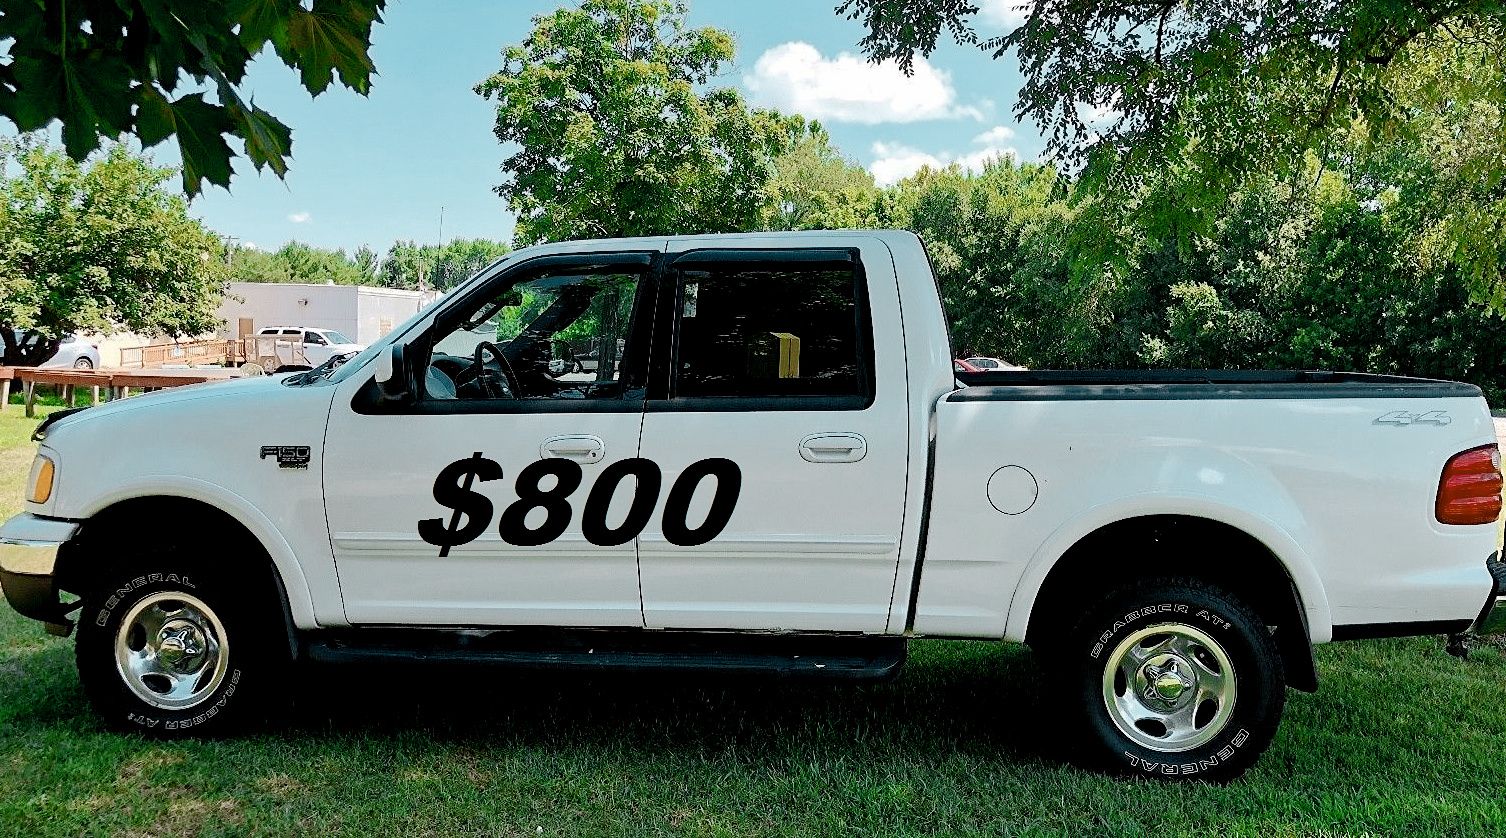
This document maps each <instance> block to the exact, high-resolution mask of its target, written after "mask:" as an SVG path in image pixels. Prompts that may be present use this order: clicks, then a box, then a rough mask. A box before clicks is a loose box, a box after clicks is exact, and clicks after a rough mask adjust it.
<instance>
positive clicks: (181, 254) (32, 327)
mask: <svg viewBox="0 0 1506 838" xmlns="http://www.w3.org/2000/svg"><path fill="white" fill-rule="evenodd" d="M172 176H173V171H172V170H171V169H165V168H159V167H156V166H153V165H151V163H150V162H149V161H147V160H145V159H143V158H141V157H138V156H135V155H133V154H131V153H130V152H129V151H128V150H127V149H126V148H125V147H124V146H122V145H113V146H111V147H110V148H109V149H108V150H107V151H106V152H104V153H103V154H102V155H100V156H99V157H97V158H96V159H95V160H94V161H93V162H91V163H89V164H88V165H81V164H79V163H77V162H74V161H73V160H72V159H70V158H69V157H67V156H66V155H65V154H63V153H62V152H61V151H59V150H56V149H52V148H48V147H46V146H45V145H37V144H29V143H22V144H20V145H12V146H10V147H8V148H3V149H0V327H4V328H0V337H3V339H4V341H5V362H6V363H7V364H11V365H32V364H37V363H40V362H41V361H43V360H45V359H46V358H47V357H49V356H51V355H52V354H53V353H54V352H55V351H56V350H57V341H58V339H59V338H60V337H61V336H62V335H64V334H66V333H68V332H73V331H80V330H87V331H96V332H104V333H110V332H115V331H119V330H121V329H129V330H131V331H135V332H141V333H144V334H161V335H171V336H184V335H194V334H200V333H203V332H207V331H212V330H213V329H214V328H215V327H216V326H218V325H219V322H218V319H217V317H216V313H215V312H216V310H217V309H218V307H219V304H220V300H221V297H222V295H223V292H224V284H225V279H226V269H225V258H224V250H223V245H222V244H221V242H220V240H219V239H218V238H217V237H216V236H215V235H214V234H213V233H212V232H210V231H209V230H208V229H206V228H205V227H204V226H203V225H202V224H200V223H199V222H198V221H196V220H194V219H193V218H190V217H189V215H188V211H187V207H186V206H185V204H184V202H183V200H182V199H181V198H179V197H176V196H174V195H171V194H169V193H168V192H167V191H166V190H165V189H164V188H163V184H164V183H165V182H166V181H167V180H168V179H170V178H171V177H172ZM18 337H19V338H20V339H21V343H22V344H24V346H18V345H17V344H18V342H17V338H18Z"/></svg>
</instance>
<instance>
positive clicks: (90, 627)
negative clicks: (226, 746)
mask: <svg viewBox="0 0 1506 838" xmlns="http://www.w3.org/2000/svg"><path fill="white" fill-rule="evenodd" d="M131 567H134V568H135V569H134V570H132V569H131ZM131 567H124V568H121V569H119V570H118V571H116V572H114V573H113V574H111V575H110V576H108V577H106V578H102V579H100V582H101V583H102V584H101V585H100V586H99V587H97V588H95V589H94V590H93V591H92V592H90V593H87V594H85V595H84V597H83V600H84V603H83V607H82V609H81V610H80V612H79V624H78V641H77V643H76V645H75V647H74V654H75V657H76V661H77V664H78V673H79V680H80V681H81V682H82V684H83V687H84V692H85V694H86V695H88V697H89V701H90V703H92V704H93V705H94V708H95V710H96V711H97V712H98V713H99V714H100V716H102V717H103V718H104V720H105V722H106V724H108V725H109V726H110V727H112V728H116V729H120V730H134V731H139V732H141V733H145V734H148V735H152V736H159V737H169V738H181V737H187V736H199V735H212V734H218V733H224V732H228V731H230V730H234V729H239V728H242V727H244V726H246V725H247V724H249V723H251V722H254V721H258V720H260V719H263V718H265V716H266V714H267V713H268V712H269V711H271V710H275V709H276V708H277V707H278V706H280V703H281V701H280V699H279V697H278V693H277V691H276V690H274V689H273V686H274V685H276V684H278V683H283V681H282V679H281V678H278V677H277V673H278V672H279V671H280V670H281V669H283V668H284V667H286V666H287V665H288V664H289V662H290V656H289V655H288V646H287V640H286V632H285V630H284V629H283V627H282V621H281V619H280V611H279V609H278V607H277V603H276V602H274V601H268V598H266V597H257V596H254V595H253V592H257V591H262V590H264V588H263V586H260V585H248V584H247V580H245V579H238V578H236V577H235V576H233V575H230V574H225V573H213V572H210V571H207V570H202V569H198V568H196V567H195V566H193V565H192V564H191V563H189V562H185V561H182V560H179V559H177V558H176V557H175V556H174V555H173V554H172V553H171V552H165V553H163V554H161V555H159V556H157V557H155V558H153V559H150V560H146V561H143V562H140V563H134V564H133V565H132V566H131ZM138 606H140V608H139V609H138ZM138 611H139V614H138V615H137V616H136V618H135V619H132V625H133V627H134V628H132V629H130V630H128V631H127V632H126V637H125V641H124V642H125V647H126V649H127V650H128V651H125V652H121V653H120V654H123V655H129V656H134V659H135V660H137V661H139V660H140V659H141V658H143V657H152V658H155V659H156V660H157V662H156V663H152V664H145V665H143V666H145V667H146V668H151V667H156V668H158V669H160V670H161V674H159V673H157V672H148V673H147V674H145V675H137V676H131V675H128V674H127V671H126V670H127V668H129V667H130V666H131V664H130V663H127V662H124V661H122V660H120V659H119V658H118V655H117V646H116V641H117V638H119V637H121V630H122V625H123V623H124V622H125V620H127V618H131V617H132V616H133V613H134V612H138ZM206 614H207V615H208V616H207V617H206ZM164 617H165V618H167V620H168V622H166V623H163V624H162V631H159V632H157V636H158V637H159V638H162V639H160V640H159V641H158V642H159V646H160V648H157V649H146V647H145V646H144V640H145V637H146V633H145V631H144V630H143V629H142V625H143V624H144V623H146V624H150V623H151V622H152V621H153V620H154V619H155V620H157V621H159V622H160V621H161V620H162V619H163V618H164ZM165 635H172V637H170V638H168V637H165ZM220 635H223V636H220ZM184 638H187V642H185V640H184ZM210 638H213V640H214V643H213V644H211V643H210V642H209V639H210ZM196 644H197V645H196ZM136 646H140V649H136V648H132V647H136ZM194 648H198V649H200V650H202V651H201V653H200V654H198V655H193V654H188V653H186V652H185V649H186V650H187V652H192V651H193V649H194ZM209 648H216V649H217V650H218V652H219V654H217V655H215V657H214V660H215V661H219V660H220V659H223V665H222V666H221V665H219V664H218V663H216V664H212V665H209V666H205V665H204V664H206V662H208V661H209V660H210V656H209V654H208V651H207V650H208V649H209ZM153 651H156V652H158V653H159V654H152V652H153ZM170 655H171V656H174V657H176V658H177V660H176V663H177V666H170V665H168V664H167V663H163V661H167V660H169V656H170ZM180 670H181V671H180ZM196 673H197V674H196ZM172 679H176V682H178V683H188V682H189V680H190V679H193V683H192V684H190V686H191V687H193V689H192V690H190V691H189V694H188V695H185V696H183V697H182V698H175V697H174V696H173V694H172V692H171V686H172V685H173V684H174V683H175V681H174V680H172ZM133 682H134V684H135V687H133V686H132V683H133ZM163 688H165V689H163ZM141 689H147V690H150V691H152V692H153V693H158V692H160V695H159V696H155V697H156V698H157V700H158V701H159V702H173V703H174V704H175V705H176V704H179V703H181V705H182V706H160V705H158V704H154V703H151V702H149V701H148V700H146V699H145V698H143V697H142V694H140V693H138V690H141Z"/></svg>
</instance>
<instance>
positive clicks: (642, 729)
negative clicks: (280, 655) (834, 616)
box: [285, 643, 1060, 759]
mask: <svg viewBox="0 0 1506 838" xmlns="http://www.w3.org/2000/svg"><path fill="white" fill-rule="evenodd" d="M304 673H305V675H306V676H307V677H308V678H309V681H308V683H309V684H310V686H311V687H313V688H312V689H310V690H309V692H308V694H307V695H306V696H305V697H304V698H303V699H302V700H300V701H298V702H297V703H296V706H295V707H294V709H293V710H292V712H291V713H290V714H288V716H287V717H286V721H285V725H286V727H287V729H288V731H289V732H292V731H297V732H299V733H302V734H305V735H312V736H319V735H339V736H347V735H353V734H355V735H368V736H380V735H382V734H383V733H384V732H394V731H413V730H417V731H421V732H422V733H423V734H425V735H426V736H428V737H433V738H434V739H436V740H441V741H447V742H453V743H459V742H467V741H486V742H502V741H505V742H508V743H512V744H520V745H536V744H548V743H561V744H566V743H568V744H570V745H572V746H581V745H588V744H598V745H602V746H610V747H614V748H621V747H629V748H633V747H642V748H645V749H652V750H655V751H662V750H664V749H677V750H678V749H688V750H693V751H706V750H708V749H709V750H712V751H717V750H722V749H727V748H736V749H738V750H739V751H742V752H744V753H745V754H748V755H753V754H756V753H759V752H760V751H761V750H763V749H773V750H776V751H787V750H788V749H790V748H791V747H796V748H799V749H803V750H808V749H811V748H817V749H821V750H833V751H836V750H844V749H846V750H854V751H864V750H869V749H872V748H880V749H882V748H887V747H892V748H895V749H911V748H916V747H924V748H926V749H928V750H931V751H933V752H939V751H946V752H954V753H956V752H974V751H976V752H987V753H988V754H990V755H993V756H998V755H999V754H1000V753H1001V752H1003V753H1008V754H1012V755H1016V756H1018V757H1021V758H1030V757H1035V756H1044V755H1045V754H1046V753H1053V756H1052V757H1050V758H1052V759H1055V758H1059V756H1060V742H1059V741H1055V742H1050V741H1044V738H1043V737H1042V736H1041V730H1042V727H1043V726H1042V725H1039V724H1035V723H1032V722H1030V721H1028V720H1030V719H1039V718H1042V717H1043V716H1045V715H1046V713H1047V712H1048V708H1047V707H1046V706H1045V705H1044V704H1043V702H1044V701H1045V700H1046V696H1043V695H1042V694H1041V691H1040V689H1039V681H1040V675H1039V672H1038V661H1037V660H1036V658H1035V657H1034V656H1033V655H1032V654H1031V653H1030V652H1029V651H1028V650H1027V649H1025V648H1023V647H1018V646H1002V647H1001V646H982V645H979V644H965V643H949V644H940V643H928V644H926V647H925V648H923V649H921V650H920V651H919V652H918V653H917V654H913V655H912V656H911V659H910V660H909V662H908V663H907V664H906V666H905V668H904V670H903V671H902V672H901V674H900V675H899V676H898V677H897V678H894V679H892V680H890V681H886V682H880V683H849V682H839V681H811V680H799V679H786V678H774V677H754V676H746V677H733V676H725V675H702V674H673V675H657V674H656V675H649V674H610V675H608V674H595V675H589V676H586V675H578V674H571V673H558V672H539V671H531V670H513V669H500V668H496V669H494V668H487V667H438V666H403V667H390V666H389V667H373V666H364V665H346V666H340V667H328V666H326V667H317V668H315V667H309V668H306V669H305V670H304ZM750 746H751V747H752V748H753V749H752V750H750ZM1053 746H1054V750H1053Z"/></svg>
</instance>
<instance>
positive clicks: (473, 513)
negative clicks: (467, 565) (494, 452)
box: [418, 451, 502, 559]
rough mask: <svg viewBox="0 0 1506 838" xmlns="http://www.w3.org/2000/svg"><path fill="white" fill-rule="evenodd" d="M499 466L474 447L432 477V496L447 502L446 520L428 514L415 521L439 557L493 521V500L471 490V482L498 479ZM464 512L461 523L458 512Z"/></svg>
mask: <svg viewBox="0 0 1506 838" xmlns="http://www.w3.org/2000/svg"><path fill="white" fill-rule="evenodd" d="M501 479H502V466H501V465H500V464H498V463H497V461H496V460H490V459H487V458H486V457H483V456H481V452H480V451H477V452H476V453H474V454H472V455H471V456H469V457H466V458H465V459H463V460H456V461H455V462H453V463H450V464H449V465H447V466H445V467H444V468H443V469H442V470H441V471H440V472H439V476H438V477H436V478H434V499H435V500H436V501H439V503H440V505H442V506H448V507H449V508H451V509H452V510H454V511H453V512H451V513H450V520H449V523H448V524H446V523H445V520H444V519H443V518H427V519H425V520H422V521H419V522H418V534H419V536H420V537H421V538H423V540H424V541H427V542H429V543H430V544H433V545H435V546H436V547H438V548H439V557H440V558H441V559H442V558H444V557H445V556H448V555H450V548H451V547H455V546H457V545H460V544H469V543H470V542H472V541H475V540H476V537H477V536H479V535H481V533H483V532H485V531H486V528H487V527H488V526H489V525H490V524H491V522H492V502H491V500H490V499H488V498H487V497H486V495H483V494H481V493H480V492H476V491H472V490H471V484H473V483H475V482H476V481H477V480H481V481H482V482H486V481H488V480H501ZM461 515H464V516H465V519H466V520H465V526H463V527H462V526H460V516H461Z"/></svg>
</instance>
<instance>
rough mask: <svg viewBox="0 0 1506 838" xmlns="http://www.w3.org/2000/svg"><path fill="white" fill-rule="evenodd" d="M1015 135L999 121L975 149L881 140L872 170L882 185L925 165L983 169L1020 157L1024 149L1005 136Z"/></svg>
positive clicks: (875, 146) (975, 141)
mask: <svg viewBox="0 0 1506 838" xmlns="http://www.w3.org/2000/svg"><path fill="white" fill-rule="evenodd" d="M1013 136H1014V131H1013V130H1011V129H1010V128H1009V127H1008V126H1006V125H998V126H995V127H993V128H990V129H989V130H987V131H984V132H983V133H981V134H979V135H978V136H976V137H974V138H973V145H975V146H977V148H974V149H973V150H972V151H968V152H963V153H960V154H957V153H953V152H949V151H943V152H940V153H939V154H932V153H930V152H927V151H921V150H920V149H917V148H911V147H910V146H907V145H903V144H901V143H885V142H877V143H874V144H873V157H874V160H873V163H872V164H871V165H869V166H868V171H869V172H870V173H871V174H872V175H873V179H874V180H875V181H877V182H878V184H879V185H880V186H893V185H894V184H896V183H899V182H900V181H902V180H904V179H905V178H907V177H909V176H911V175H913V174H915V173H916V172H918V171H920V170H921V169H923V168H931V169H945V168H946V167H948V166H953V165H955V166H959V167H961V168H962V169H964V170H966V171H969V172H981V171H983V167H984V166H986V165H988V164H989V163H991V162H993V161H995V160H999V159H1001V158H1009V159H1010V160H1018V159H1020V153H1019V152H1018V151H1017V150H1015V149H1014V148H1012V147H1010V146H1006V145H1003V144H1002V143H1003V142H1004V141H1005V140H1008V139H1009V138H1010V137H1013Z"/></svg>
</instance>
